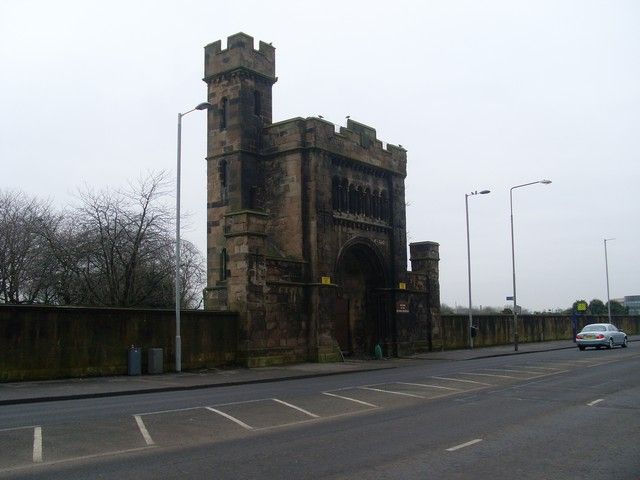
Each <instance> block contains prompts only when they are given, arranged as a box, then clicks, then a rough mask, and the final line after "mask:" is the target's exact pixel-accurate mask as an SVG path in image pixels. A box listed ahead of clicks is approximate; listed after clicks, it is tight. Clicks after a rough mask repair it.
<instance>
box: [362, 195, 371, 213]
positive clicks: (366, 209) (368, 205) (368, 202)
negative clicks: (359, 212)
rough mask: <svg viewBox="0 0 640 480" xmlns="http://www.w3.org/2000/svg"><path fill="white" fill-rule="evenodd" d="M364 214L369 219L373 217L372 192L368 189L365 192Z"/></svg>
mask: <svg viewBox="0 0 640 480" xmlns="http://www.w3.org/2000/svg"><path fill="white" fill-rule="evenodd" d="M363 206H364V214H365V216H367V217H370V216H371V191H370V190H369V189H368V188H365V190H364V205H363Z"/></svg>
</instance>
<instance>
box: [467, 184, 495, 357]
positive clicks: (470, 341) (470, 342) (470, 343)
mask: <svg viewBox="0 0 640 480" xmlns="http://www.w3.org/2000/svg"><path fill="white" fill-rule="evenodd" d="M487 193H491V190H481V191H479V192H478V191H475V192H471V193H465V194H464V208H465V212H466V214H467V272H468V274H469V348H473V335H472V334H471V331H472V329H473V315H472V314H471V246H470V242H469V197H471V196H473V195H486V194H487Z"/></svg>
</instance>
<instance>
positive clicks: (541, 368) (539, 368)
mask: <svg viewBox="0 0 640 480" xmlns="http://www.w3.org/2000/svg"><path fill="white" fill-rule="evenodd" d="M515 367H516V368H518V367H519V365H515ZM524 368H535V369H538V370H552V371H557V372H558V373H560V372H568V371H569V370H562V369H560V368H558V367H538V366H536V365H526V366H525V367H524Z"/></svg>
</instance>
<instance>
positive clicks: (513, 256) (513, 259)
mask: <svg viewBox="0 0 640 480" xmlns="http://www.w3.org/2000/svg"><path fill="white" fill-rule="evenodd" d="M536 183H542V184H543V185H549V184H550V183H551V180H538V181H536V182H529V183H523V184H522V185H516V186H515V187H511V189H510V190H509V208H510V210H511V265H512V268H513V344H514V347H515V351H516V352H517V351H518V312H517V305H518V304H517V299H516V254H515V247H514V241H513V191H514V190H515V189H516V188H521V187H528V186H529V185H535V184H536Z"/></svg>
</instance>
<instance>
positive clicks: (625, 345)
mask: <svg viewBox="0 0 640 480" xmlns="http://www.w3.org/2000/svg"><path fill="white" fill-rule="evenodd" d="M628 346H629V345H628V344H627V337H624V340H623V341H622V348H627V347H628Z"/></svg>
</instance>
